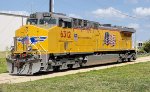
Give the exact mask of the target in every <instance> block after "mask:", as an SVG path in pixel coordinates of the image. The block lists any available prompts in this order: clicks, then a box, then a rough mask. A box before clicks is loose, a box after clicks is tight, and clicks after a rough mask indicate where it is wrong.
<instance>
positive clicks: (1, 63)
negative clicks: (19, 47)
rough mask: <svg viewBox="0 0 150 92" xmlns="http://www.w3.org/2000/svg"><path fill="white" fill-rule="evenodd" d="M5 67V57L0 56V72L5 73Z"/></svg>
mask: <svg viewBox="0 0 150 92" xmlns="http://www.w3.org/2000/svg"><path fill="white" fill-rule="evenodd" d="M6 72H7V67H6V59H5V58H0V73H6Z"/></svg>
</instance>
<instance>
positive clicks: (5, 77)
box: [0, 56, 150, 84]
mask: <svg viewBox="0 0 150 92" xmlns="http://www.w3.org/2000/svg"><path fill="white" fill-rule="evenodd" d="M148 61H150V56H148V57H141V58H138V59H137V60H136V61H133V62H124V63H119V64H114V63H111V64H105V65H96V66H90V67H89V66H88V67H85V68H78V69H73V70H64V71H61V72H49V73H44V74H37V75H35V76H13V75H9V74H8V73H3V74H0V84H3V83H9V84H13V83H21V82H28V81H35V80H40V79H45V78H53V77H58V76H64V75H69V74H76V73H80V72H88V71H91V70H100V69H106V68H111V67H118V66H124V65H129V64H135V63H141V62H148Z"/></svg>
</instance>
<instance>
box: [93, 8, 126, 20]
mask: <svg viewBox="0 0 150 92" xmlns="http://www.w3.org/2000/svg"><path fill="white" fill-rule="evenodd" d="M92 14H94V15H95V16H96V17H104V18H114V17H115V18H125V17H126V16H125V15H123V13H122V12H121V11H119V10H117V9H115V8H113V7H109V8H106V9H97V10H95V11H93V12H92Z"/></svg>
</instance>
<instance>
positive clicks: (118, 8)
mask: <svg viewBox="0 0 150 92" xmlns="http://www.w3.org/2000/svg"><path fill="white" fill-rule="evenodd" d="M54 2H55V3H54V11H55V12H57V13H64V14H67V15H68V16H71V17H78V18H83V19H88V20H92V21H97V22H99V23H101V24H112V25H118V26H127V27H133V28H135V29H136V30H137V33H136V34H137V40H138V41H146V40H149V39H150V0H54ZM48 10H49V0H1V3H0V12H12V11H13V12H16V13H17V12H18V13H21V14H30V13H33V12H46V11H48Z"/></svg>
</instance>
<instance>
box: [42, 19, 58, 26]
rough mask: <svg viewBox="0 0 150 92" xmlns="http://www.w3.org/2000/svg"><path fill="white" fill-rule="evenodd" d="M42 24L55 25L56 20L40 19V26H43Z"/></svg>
mask: <svg viewBox="0 0 150 92" xmlns="http://www.w3.org/2000/svg"><path fill="white" fill-rule="evenodd" d="M43 24H52V25H55V24H56V19H54V18H43V19H40V25H43Z"/></svg>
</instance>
